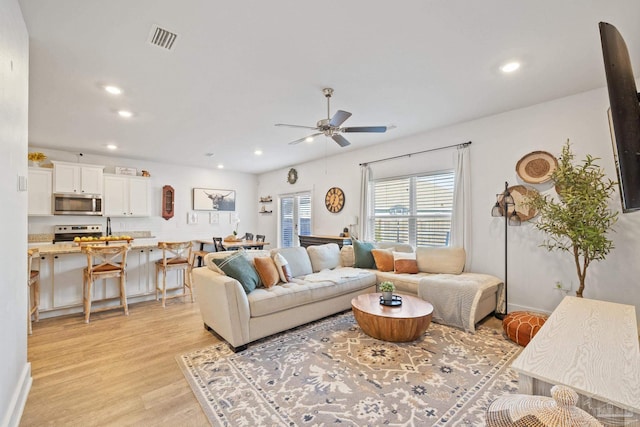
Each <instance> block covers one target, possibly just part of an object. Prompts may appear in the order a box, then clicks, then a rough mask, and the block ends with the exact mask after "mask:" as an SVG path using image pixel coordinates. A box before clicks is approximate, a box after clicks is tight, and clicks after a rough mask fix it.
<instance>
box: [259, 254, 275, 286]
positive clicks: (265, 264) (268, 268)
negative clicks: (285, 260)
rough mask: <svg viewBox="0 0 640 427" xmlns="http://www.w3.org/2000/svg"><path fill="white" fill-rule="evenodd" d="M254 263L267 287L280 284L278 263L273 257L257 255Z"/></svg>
mask: <svg viewBox="0 0 640 427" xmlns="http://www.w3.org/2000/svg"><path fill="white" fill-rule="evenodd" d="M253 265H254V266H255V267H256V271H257V272H258V276H260V280H261V281H262V284H263V285H264V287H265V288H270V287H272V286H273V285H276V284H278V282H279V281H280V274H279V273H278V268H277V267H276V263H275V262H274V261H273V259H272V258H271V257H255V258H254V259H253Z"/></svg>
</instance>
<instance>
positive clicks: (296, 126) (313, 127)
mask: <svg viewBox="0 0 640 427" xmlns="http://www.w3.org/2000/svg"><path fill="white" fill-rule="evenodd" d="M275 126H285V127H288V128H302V129H313V130H316V129H318V128H317V127H315V126H301V125H288V124H286V123H276V124H275Z"/></svg>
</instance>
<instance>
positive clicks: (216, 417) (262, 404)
mask: <svg viewBox="0 0 640 427" xmlns="http://www.w3.org/2000/svg"><path fill="white" fill-rule="evenodd" d="M520 350H521V347H519V346H518V345H516V344H514V343H513V342H511V341H509V340H508V339H506V338H505V337H504V336H503V335H502V333H501V332H500V331H497V330H495V329H492V328H489V327H483V326H481V327H479V328H478V329H477V331H476V332H475V333H474V334H471V333H467V332H464V331H462V330H459V329H455V328H451V327H447V326H442V325H438V324H435V323H432V324H431V325H430V326H429V328H428V329H427V331H426V332H425V333H424V335H423V336H422V337H421V338H420V339H419V340H417V341H414V342H411V343H391V342H384V341H380V340H377V339H374V338H371V337H369V336H368V335H366V334H365V333H364V332H362V330H361V329H360V327H359V326H358V324H357V323H356V322H355V320H354V318H353V315H352V314H351V312H349V313H342V314H339V315H336V316H333V317H329V318H326V319H323V320H320V321H318V322H315V323H310V324H308V325H305V326H301V327H298V328H295V329H292V330H289V331H287V332H284V333H282V334H278V335H274V336H272V337H268V338H265V339H263V340H260V341H257V342H255V343H252V344H250V345H249V348H248V349H247V350H245V351H243V352H239V353H233V352H232V351H231V350H230V349H229V347H228V346H227V344H226V343H224V342H221V343H217V344H215V345H212V346H210V347H207V348H204V349H201V350H197V351H193V352H191V353H188V354H184V355H180V356H177V357H176V359H177V361H178V364H179V365H180V367H181V369H182V371H183V373H184V375H185V377H186V379H187V381H188V382H189V384H190V385H191V389H192V390H193V393H194V394H195V395H196V397H197V398H198V401H199V402H200V404H201V406H202V408H203V410H204V412H205V414H206V415H207V417H208V419H209V421H210V422H211V423H212V424H213V425H224V426H304V425H309V426H322V425H332V424H340V425H343V426H365V425H367V426H378V425H390V426H428V425H434V426H449V425H467V426H469V425H471V426H480V425H484V413H485V410H486V408H487V406H488V405H489V403H490V402H491V401H492V400H493V399H495V398H496V397H498V396H500V395H503V394H505V393H516V392H517V376H516V374H515V373H514V372H513V371H512V370H511V369H509V365H510V364H511V362H512V361H513V360H514V359H515V357H516V356H517V355H518V354H519V353H520Z"/></svg>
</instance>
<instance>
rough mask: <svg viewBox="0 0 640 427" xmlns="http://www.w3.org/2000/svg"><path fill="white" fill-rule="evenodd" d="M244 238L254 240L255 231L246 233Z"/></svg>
mask: <svg viewBox="0 0 640 427" xmlns="http://www.w3.org/2000/svg"><path fill="white" fill-rule="evenodd" d="M244 240H253V233H244Z"/></svg>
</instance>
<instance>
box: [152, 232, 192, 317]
mask: <svg viewBox="0 0 640 427" xmlns="http://www.w3.org/2000/svg"><path fill="white" fill-rule="evenodd" d="M192 247H193V242H190V241H189V242H158V248H160V249H162V259H160V260H158V261H156V301H157V300H158V291H161V292H162V306H163V307H166V304H165V303H166V300H167V299H170V298H177V297H185V296H187V288H188V289H189V295H190V296H191V302H193V288H192V287H191V282H192V281H191V271H192V270H193V262H194V259H195V256H194V252H193V250H192ZM172 270H182V286H178V287H175V288H169V289H167V271H172ZM160 272H162V287H160V286H159V283H158V282H159V280H158V275H159V274H160ZM176 289H182V293H181V294H176V295H171V296H167V291H168V290H169V291H171V290H176Z"/></svg>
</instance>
